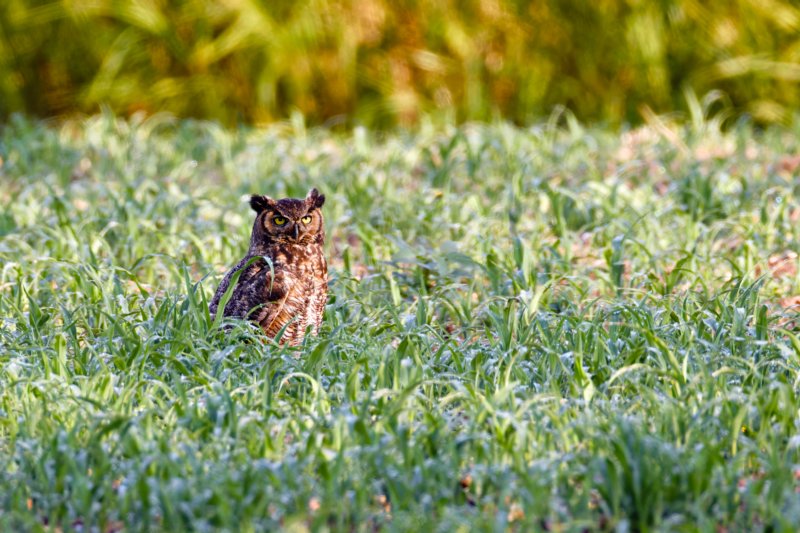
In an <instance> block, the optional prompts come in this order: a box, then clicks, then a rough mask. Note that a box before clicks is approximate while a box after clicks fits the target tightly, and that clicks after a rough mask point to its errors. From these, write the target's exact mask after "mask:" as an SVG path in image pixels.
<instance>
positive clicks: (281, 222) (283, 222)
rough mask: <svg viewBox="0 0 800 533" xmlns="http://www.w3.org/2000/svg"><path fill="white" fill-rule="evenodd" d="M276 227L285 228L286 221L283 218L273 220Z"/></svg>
mask: <svg viewBox="0 0 800 533" xmlns="http://www.w3.org/2000/svg"><path fill="white" fill-rule="evenodd" d="M272 221H273V222H274V223H275V225H276V226H283V225H284V224H286V219H285V218H283V217H275V218H273V219H272Z"/></svg>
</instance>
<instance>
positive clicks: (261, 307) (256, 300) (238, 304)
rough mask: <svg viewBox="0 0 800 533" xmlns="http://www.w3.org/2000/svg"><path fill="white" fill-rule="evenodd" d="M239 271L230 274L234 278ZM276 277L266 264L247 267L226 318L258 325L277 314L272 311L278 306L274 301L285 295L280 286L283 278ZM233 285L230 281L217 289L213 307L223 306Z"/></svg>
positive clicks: (225, 314) (261, 263)
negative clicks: (248, 320)
mask: <svg viewBox="0 0 800 533" xmlns="http://www.w3.org/2000/svg"><path fill="white" fill-rule="evenodd" d="M245 264H246V263H245ZM237 266H238V265H237ZM236 271H237V269H234V270H232V271H231V272H230V273H229V274H230V276H231V277H233V274H234V273H235V272H236ZM275 277H276V279H274V280H273V276H272V272H271V271H270V269H269V268H267V267H266V264H265V262H264V261H256V262H255V263H253V264H252V265H249V266H248V267H246V268H245V270H244V271H243V272H242V274H241V275H240V276H239V280H238V282H237V283H236V287H235V288H234V289H233V293H232V294H231V298H230V300H228V303H227V305H225V311H224V316H233V317H241V318H248V319H250V320H252V321H254V322H257V323H260V322H261V321H262V320H264V318H266V317H267V316H268V315H269V314H270V313H271V312H274V311H271V308H272V307H274V304H273V303H272V302H274V301H275V300H278V299H280V298H282V297H283V296H284V292H283V291H282V290H281V285H280V283H279V282H280V275H279V274H278V275H276V276H275ZM226 278H228V276H226ZM225 281H227V283H225ZM223 285H224V287H225V288H223ZM229 285H230V278H228V279H227V280H223V283H221V284H220V288H219V289H218V290H217V293H218V294H217V295H215V296H214V300H212V305H216V306H218V305H219V300H220V299H221V298H222V295H223V294H224V293H225V291H226V290H227V287H228V286H229ZM209 307H210V306H209Z"/></svg>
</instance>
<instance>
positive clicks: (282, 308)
mask: <svg viewBox="0 0 800 533" xmlns="http://www.w3.org/2000/svg"><path fill="white" fill-rule="evenodd" d="M324 203H325V196H324V195H321V194H319V193H318V192H317V190H316V189H312V190H311V191H310V192H309V193H308V196H306V198H305V200H296V199H293V198H284V199H282V200H277V201H276V200H273V199H272V198H270V197H268V196H258V195H254V196H252V197H251V198H250V207H251V208H252V209H253V211H255V212H256V219H255V221H254V223H253V232H252V235H251V237H250V248H249V250H248V251H247V255H246V256H245V257H244V259H242V260H241V261H239V263H238V264H237V265H236V266H235V267H233V269H231V270H230V271H229V272H228V273H227V274H226V275H225V277H224V278H223V279H222V281H221V282H220V285H219V287H218V288H217V291H216V293H215V294H214V298H213V299H212V300H211V303H210V305H209V311H210V312H211V314H212V315H216V313H217V307H218V306H219V301H220V299H221V298H222V295H223V294H225V291H226V290H227V289H228V287H229V286H230V282H231V279H232V278H233V275H234V274H235V273H236V272H238V271H240V270H242V269H244V271H243V272H242V274H241V275H240V277H239V281H238V283H237V285H236V287H235V288H234V290H233V294H232V295H231V299H230V301H228V303H227V305H226V306H225V310H224V316H226V317H227V316H230V317H241V318H245V317H246V318H249V319H250V320H251V321H253V322H255V323H257V324H259V325H260V326H261V328H262V329H263V330H264V333H266V335H267V336H269V337H273V338H274V337H275V336H276V335H277V334H278V333H279V332H280V330H281V329H282V328H283V327H284V326H286V325H287V324H288V327H287V328H286V331H285V332H284V335H283V337H282V338H281V343H284V342H289V343H290V344H292V345H296V344H299V343H300V342H302V340H303V336H304V335H305V331H306V328H308V326H311V328H312V331H313V332H314V333H315V334H316V333H317V332H318V330H319V328H320V326H321V325H322V315H323V312H324V310H325V303H326V301H327V295H328V265H327V263H326V261H325V256H324V255H323V253H322V246H323V244H324V243H325V221H324V218H323V216H322V211H320V208H321V207H322V205H323V204H324ZM254 257H259V258H264V257H265V258H268V259H269V260H270V261H271V262H272V270H273V272H274V279H273V275H272V273H271V272H270V267H269V265H268V264H267V262H266V261H265V260H264V259H259V260H257V261H255V262H253V263H252V264H251V265H249V266H248V267H246V268H245V265H246V264H247V262H248V261H250V260H251V259H252V258H254Z"/></svg>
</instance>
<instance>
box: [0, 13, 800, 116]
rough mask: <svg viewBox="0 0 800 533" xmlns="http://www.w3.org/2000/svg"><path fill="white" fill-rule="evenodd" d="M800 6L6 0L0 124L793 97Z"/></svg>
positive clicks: (495, 110) (604, 111) (769, 111)
mask: <svg viewBox="0 0 800 533" xmlns="http://www.w3.org/2000/svg"><path fill="white" fill-rule="evenodd" d="M798 80H800V9H798V8H797V7H796V6H795V5H793V3H791V2H786V1H782V0H740V1H722V0H711V1H698V0H675V1H647V0H531V1H519V0H517V1H515V0H462V1H458V0H431V1H414V0H399V1H392V2H389V1H384V0H359V1H350V0H299V1H283V0H279V1H269V0H262V1H255V0H221V1H210V0H169V1H168V0H61V1H55V2H53V1H37V0H5V1H3V2H0V120H5V119H7V117H8V116H9V115H10V114H11V113H13V112H16V111H23V112H26V113H29V114H32V115H36V116H41V117H53V116H56V117H58V116H69V115H73V114H76V113H95V112H97V111H98V110H99V109H100V106H101V105H103V104H106V105H108V106H109V107H110V108H111V109H113V110H114V111H115V112H117V113H119V114H123V115H127V114H131V113H134V112H136V111H140V110H143V111H145V112H147V113H154V112H158V111H169V112H171V113H174V114H175V115H177V116H179V117H196V118H202V119H218V120H220V121H221V122H222V123H224V124H226V125H235V124H237V123H247V124H253V123H264V122H271V121H275V120H281V119H285V118H286V117H288V116H290V115H291V114H292V112H294V111H295V110H298V111H300V112H301V113H302V114H303V115H304V116H305V118H306V120H307V121H308V122H309V123H311V124H327V125H335V124H345V125H348V124H349V125H352V124H363V125H366V126H370V127H375V128H385V127H392V126H394V125H396V124H401V125H411V124H414V123H416V122H418V121H419V120H420V119H421V118H422V117H440V118H444V119H447V120H450V121H458V122H461V121H464V120H491V119H493V118H496V117H502V118H507V119H512V120H514V121H515V122H517V123H520V124H524V123H527V122H529V121H531V120H532V119H534V118H535V117H539V116H542V115H546V114H549V113H550V112H551V111H552V109H553V107H554V106H556V105H564V106H566V107H567V108H569V109H570V110H572V111H573V112H574V113H575V115H576V116H577V117H578V118H579V119H581V120H585V121H607V122H610V123H612V124H615V123H621V122H634V123H635V122H639V121H641V113H640V109H641V106H643V105H647V106H649V107H650V108H651V109H653V110H654V111H655V112H657V113H666V112H670V111H681V110H685V109H686V106H687V103H686V99H685V98H684V92H685V90H686V89H687V88H688V89H691V90H692V91H693V92H694V93H696V94H705V93H707V92H708V91H710V90H713V89H719V90H721V91H722V92H723V94H724V95H725V96H726V98H725V99H723V100H722V102H723V103H722V105H724V106H726V107H727V108H728V109H729V111H730V112H731V113H732V116H737V115H740V114H742V113H747V114H749V115H751V116H753V117H754V118H755V119H756V120H758V121H763V122H772V121H786V120H789V119H790V117H791V113H792V112H793V110H795V109H797V108H798V106H799V105H800V93H798V88H797V82H798Z"/></svg>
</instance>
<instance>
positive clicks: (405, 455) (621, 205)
mask: <svg viewBox="0 0 800 533" xmlns="http://www.w3.org/2000/svg"><path fill="white" fill-rule="evenodd" d="M696 119H697V120H695V121H694V122H693V123H690V124H688V125H686V126H681V127H677V126H675V125H672V124H669V123H667V124H661V125H660V126H659V127H660V128H661V129H660V130H659V129H651V128H644V129H638V130H633V131H628V132H611V131H605V130H598V129H587V128H584V127H582V126H580V125H579V124H577V123H576V122H574V121H568V123H567V125H565V126H563V127H562V126H556V125H555V124H557V122H558V121H557V120H555V119H554V120H553V121H551V122H550V123H542V124H539V125H536V126H534V127H532V128H529V129H517V128H514V127H511V126H508V125H504V124H496V125H491V126H489V125H467V126H464V127H463V128H461V129H458V130H455V129H449V130H433V129H431V130H425V129H423V130H419V131H417V132H415V133H409V132H402V131H398V132H396V133H392V134H386V135H382V136H381V137H377V136H376V135H374V134H372V133H370V132H369V131H368V130H363V129H358V130H356V131H354V132H353V133H352V134H348V135H345V136H337V135H333V134H330V133H329V132H326V131H323V130H308V131H305V130H302V129H298V127H297V125H295V128H294V130H292V128H284V127H283V126H277V127H275V128H272V129H259V130H241V131H238V132H233V131H227V130H224V129H221V128H219V127H218V126H215V125H213V124H209V123H201V122H174V121H171V120H168V119H165V118H163V117H159V116H156V117H153V118H150V119H148V120H142V119H140V118H134V119H132V120H130V121H122V120H117V119H115V118H114V117H112V116H109V115H106V116H97V117H92V118H89V119H86V120H83V121H79V122H73V123H69V124H66V125H63V126H61V127H58V128H55V127H47V126H44V125H41V124H37V123H34V122H31V121H27V120H24V119H20V118H17V119H15V120H14V121H12V123H10V124H8V125H7V126H5V127H4V128H3V129H2V132H1V133H0V157H1V158H2V161H3V165H2V168H0V198H2V201H0V262H1V263H0V264H1V268H2V271H1V272H0V317H2V322H0V335H2V345H1V346H0V526H1V527H2V528H3V529H5V530H9V531H10V530H13V531H21V530H32V531H45V530H47V531H54V530H62V531H71V530H75V531H77V530H81V531H119V530H125V531H141V530H148V529H149V530H155V531H186V530H192V531H211V530H214V531H216V530H220V531H222V530H225V531H261V530H269V531H273V530H279V529H285V530H294V531H297V530H302V529H304V528H309V529H312V530H322V529H327V530H330V531H373V530H376V529H388V530H396V531H412V530H431V531H456V530H465V531H466V530H492V531H496V530H505V529H510V530H515V531H542V530H548V531H584V530H588V531H603V530H605V531H654V530H656V531H674V530H679V531H722V530H725V531H783V530H786V531H790V530H796V529H797V526H798V525H799V524H800V494H799V493H798V490H800V482H799V481H798V475H799V474H798V473H800V464H798V459H800V458H799V457H798V452H797V447H798V444H800V431H799V430H798V428H797V427H796V424H797V422H796V421H797V418H798V408H800V399H798V380H799V379H800V373H799V372H798V370H800V355H799V354H800V342H799V341H798V340H797V338H796V337H795V336H794V334H793V332H796V330H797V329H798V326H797V324H796V316H797V315H796V313H795V312H794V311H793V310H791V309H784V308H785V307H789V306H791V305H792V304H795V303H800V299H796V298H795V296H796V295H797V294H798V292H799V291H798V268H797V267H798V255H797V252H798V242H800V241H798V228H797V219H798V215H800V205H798V201H797V199H796V197H795V194H796V188H797V185H796V183H797V170H798V165H800V159H798V158H797V157H796V156H795V155H794V154H796V153H797V150H798V140H797V136H796V133H795V131H794V130H792V129H789V128H783V129H771V130H768V131H766V132H758V131H755V130H754V129H753V128H751V127H750V126H749V125H748V124H747V123H741V124H740V125H739V126H737V127H736V128H734V129H732V130H731V131H729V132H726V133H721V132H720V131H719V130H718V129H717V126H716V124H715V123H714V122H713V121H707V120H705V119H704V118H703V117H702V116H700V117H696ZM312 186H313V187H317V188H319V189H320V192H322V193H324V194H326V196H327V198H328V201H327V202H326V204H325V207H324V212H325V216H326V224H327V227H328V242H327V244H326V253H327V256H328V258H329V262H330V264H331V270H332V275H331V278H332V281H331V297H330V301H329V304H328V306H327V308H326V312H325V322H324V327H323V330H322V332H321V334H320V336H319V338H316V339H308V340H307V342H306V344H305V345H303V346H302V347H299V348H288V347H283V348H281V347H278V346H275V345H273V344H270V343H268V342H251V340H252V336H254V335H255V336H257V335H256V333H254V332H250V331H240V332H239V333H237V334H236V335H234V336H232V337H230V338H227V337H226V336H225V334H223V333H221V332H219V331H218V330H217V329H215V328H214V327H213V324H212V321H211V320H210V317H209V316H208V314H207V311H206V299H207V298H208V297H209V296H210V295H211V294H212V292H213V290H214V289H215V288H216V283H217V281H218V279H219V277H220V276H221V275H222V273H223V272H224V271H225V269H226V267H229V266H230V265H232V264H234V263H235V262H236V261H238V260H239V259H240V258H241V256H242V254H243V252H244V250H245V247H246V243H247V242H248V238H249V231H250V226H251V222H252V219H251V216H252V215H251V213H250V212H249V209H248V207H247V204H246V202H245V199H246V197H247V195H249V194H252V193H259V194H269V195H271V196H273V197H284V196H292V197H303V196H304V195H305V193H306V192H307V190H308V189H309V188H311V187H312Z"/></svg>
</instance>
